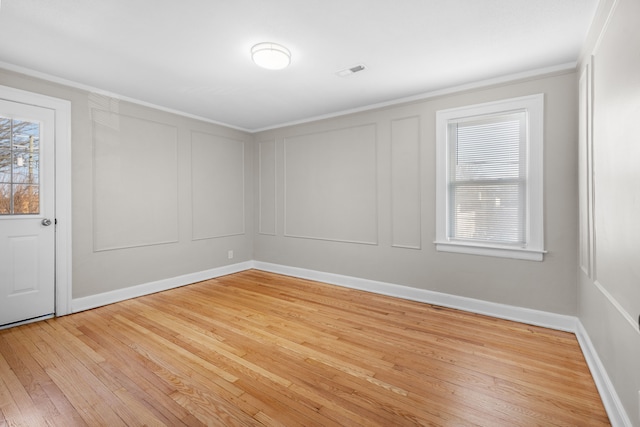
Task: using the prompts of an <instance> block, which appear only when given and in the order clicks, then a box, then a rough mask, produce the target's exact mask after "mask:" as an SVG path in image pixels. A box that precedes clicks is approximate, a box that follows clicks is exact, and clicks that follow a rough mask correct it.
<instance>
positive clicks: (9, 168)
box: [0, 99, 55, 327]
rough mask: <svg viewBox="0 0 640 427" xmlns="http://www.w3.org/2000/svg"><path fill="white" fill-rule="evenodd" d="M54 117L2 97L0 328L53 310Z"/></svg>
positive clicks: (36, 108) (0, 106) (0, 151)
mask: <svg viewBox="0 0 640 427" xmlns="http://www.w3.org/2000/svg"><path fill="white" fill-rule="evenodd" d="M54 120H55V113H54V110H51V109H48V108H42V107H35V106H33V105H27V104H22V103H19V102H12V101H6V100H2V99H0V327H1V326H3V325H8V324H11V323H16V322H22V321H26V320H31V319H37V318H40V317H44V316H49V315H52V314H54V312H55V212H54V210H55V195H54V190H55V182H54V178H55V171H54V164H55V158H54V155H55V149H54V148H55V147H54V135H55V129H54V126H55V121H54Z"/></svg>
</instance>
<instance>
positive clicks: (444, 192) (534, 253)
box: [435, 94, 546, 261]
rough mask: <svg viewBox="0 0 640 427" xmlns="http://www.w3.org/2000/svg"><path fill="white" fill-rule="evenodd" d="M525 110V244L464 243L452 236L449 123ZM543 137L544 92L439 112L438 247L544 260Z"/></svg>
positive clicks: (475, 253) (437, 118) (466, 252)
mask: <svg viewBox="0 0 640 427" xmlns="http://www.w3.org/2000/svg"><path fill="white" fill-rule="evenodd" d="M516 110H526V111H527V113H528V114H527V115H528V118H527V120H528V140H527V190H528V191H527V194H526V198H527V206H528V211H527V215H526V221H525V222H526V231H525V233H526V242H527V243H526V246H525V247H516V248H514V247H511V246H506V245H497V244H492V243H484V242H461V241H455V240H451V239H449V237H448V236H449V229H448V227H449V224H448V218H449V204H448V202H447V201H448V199H449V198H448V187H449V186H448V179H449V163H448V161H447V158H448V153H449V152H450V151H449V146H448V144H449V141H448V138H447V136H448V135H447V132H448V122H449V121H451V120H458V119H464V118H469V117H474V116H483V115H488V114H498V113H504V112H509V111H516ZM543 136H544V94H536V95H530V96H523V97H519V98H511V99H506V100H502V101H495V102H488V103H484V104H476V105H470V106H465V107H459V108H450V109H447V110H440V111H438V112H436V240H435V244H436V250H438V251H442V252H457V253H463V254H472V255H487V256H496V257H504V258H514V259H523V260H530V261H542V260H543V258H544V254H545V253H546V252H545V250H544V226H543V215H544V212H543V203H544V201H543Z"/></svg>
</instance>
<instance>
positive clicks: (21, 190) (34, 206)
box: [13, 184, 40, 215]
mask: <svg viewBox="0 0 640 427" xmlns="http://www.w3.org/2000/svg"><path fill="white" fill-rule="evenodd" d="M39 193H40V188H39V187H38V186H37V185H25V184H14V185H13V213H14V214H20V215H24V214H33V213H38V212H40V194H39Z"/></svg>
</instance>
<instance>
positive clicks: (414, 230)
mask: <svg viewBox="0 0 640 427" xmlns="http://www.w3.org/2000/svg"><path fill="white" fill-rule="evenodd" d="M421 217H422V212H421V197H420V117H419V116H411V117H406V118H401V119H395V120H392V121H391V246H394V247H398V248H408V249H420V248H421V247H422V231H421V230H422V225H421Z"/></svg>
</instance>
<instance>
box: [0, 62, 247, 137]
mask: <svg viewBox="0 0 640 427" xmlns="http://www.w3.org/2000/svg"><path fill="white" fill-rule="evenodd" d="M0 68H4V69H5V70H9V71H13V72H14V73H20V74H24V75H25V76H29V77H35V78H38V79H41V80H46V81H48V82H52V83H57V84H60V85H64V86H68V87H71V88H75V89H80V90H84V91H87V92H91V93H96V94H98V95H102V96H106V97H109V98H113V99H117V100H119V101H125V102H130V103H132V104H137V105H141V106H143V107H148V108H153V109H154V110H159V111H164V112H165V113H171V114H175V115H177V116H181V117H186V118H189V119H194V120H198V121H201V122H206V123H211V124H214V125H218V126H224V127H227V128H231V129H235V130H239V131H242V132H249V133H251V132H255V131H252V130H250V129H245V128H242V127H240V126H235V125H230V124H228V123H222V122H219V121H216V120H212V119H208V118H206V117H202V116H198V115H196V114H191V113H186V112H184V111H180V110H175V109H173V108H168V107H163V106H162V105H158V104H152V103H150V102H146V101H141V100H139V99H135V98H130V97H128V96H125V95H120V94H117V93H114V92H109V91H106V90H103V89H98V88H96V87H94V86H89V85H85V84H83V83H78V82H74V81H72V80H67V79H63V78H61V77H57V76H54V75H51V74H47V73H42V72H40V71H35V70H32V69H30V68H25V67H20V66H19V65H14V64H10V63H8V62H4V61H0Z"/></svg>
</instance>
